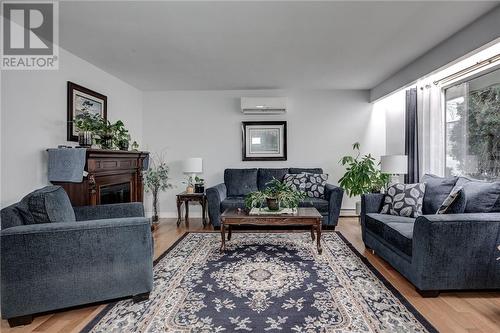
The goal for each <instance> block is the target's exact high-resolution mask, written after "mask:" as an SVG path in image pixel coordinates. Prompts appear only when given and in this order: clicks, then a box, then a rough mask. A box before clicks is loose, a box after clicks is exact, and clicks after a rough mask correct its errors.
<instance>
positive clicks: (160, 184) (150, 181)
mask: <svg viewBox="0 0 500 333" xmlns="http://www.w3.org/2000/svg"><path fill="white" fill-rule="evenodd" d="M168 172H169V169H168V166H167V163H166V162H165V160H164V158H163V156H158V155H156V156H155V157H154V158H151V163H150V166H149V169H148V170H146V171H144V188H145V190H146V192H151V194H152V195H153V217H152V220H153V223H155V222H158V220H159V218H158V195H159V194H160V192H162V191H166V190H167V189H169V188H172V187H173V186H172V184H171V183H169V179H170V178H169V177H168Z"/></svg>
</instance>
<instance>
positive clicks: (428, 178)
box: [421, 174, 458, 215]
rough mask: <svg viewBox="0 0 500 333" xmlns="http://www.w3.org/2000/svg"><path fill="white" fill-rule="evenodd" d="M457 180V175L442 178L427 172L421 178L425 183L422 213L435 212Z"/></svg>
mask: <svg viewBox="0 0 500 333" xmlns="http://www.w3.org/2000/svg"><path fill="white" fill-rule="evenodd" d="M457 180H458V178H457V177H447V178H443V177H439V176H435V175H429V174H426V175H424V176H423V177H422V179H421V182H423V183H425V195H424V203H423V205H422V213H423V214H424V215H430V214H436V213H437V211H438V210H439V208H440V207H441V205H442V204H443V202H444V200H445V199H446V198H447V197H448V195H449V194H450V193H451V190H452V189H453V187H454V186H455V184H456V182H457Z"/></svg>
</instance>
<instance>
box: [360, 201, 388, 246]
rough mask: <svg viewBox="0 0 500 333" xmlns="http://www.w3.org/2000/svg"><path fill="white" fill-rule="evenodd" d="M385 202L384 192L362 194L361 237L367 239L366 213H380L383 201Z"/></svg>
mask: <svg viewBox="0 0 500 333" xmlns="http://www.w3.org/2000/svg"><path fill="white" fill-rule="evenodd" d="M383 202H384V194H383V193H366V194H362V195H361V216H360V220H361V237H362V238H363V241H365V232H366V228H365V220H366V214H369V213H378V212H380V209H381V208H382V203H383Z"/></svg>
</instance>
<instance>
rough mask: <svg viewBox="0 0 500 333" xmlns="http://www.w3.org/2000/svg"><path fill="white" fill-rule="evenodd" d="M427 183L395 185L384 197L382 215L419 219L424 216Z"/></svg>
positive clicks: (390, 187)
mask: <svg viewBox="0 0 500 333" xmlns="http://www.w3.org/2000/svg"><path fill="white" fill-rule="evenodd" d="M424 195H425V183H415V184H394V185H391V186H389V188H388V189H387V193H386V194H385V196H384V205H383V206H382V209H381V210H380V213H381V214H390V215H399V216H406V217H417V216H420V215H422V202H423V199H424Z"/></svg>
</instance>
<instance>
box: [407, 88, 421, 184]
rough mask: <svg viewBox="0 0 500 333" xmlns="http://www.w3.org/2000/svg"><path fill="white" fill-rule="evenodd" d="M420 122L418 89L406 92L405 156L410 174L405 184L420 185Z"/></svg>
mask: <svg viewBox="0 0 500 333" xmlns="http://www.w3.org/2000/svg"><path fill="white" fill-rule="evenodd" d="M417 126H418V121H417V88H411V89H408V90H407V91H406V113H405V155H406V156H408V174H406V175H405V183H406V184H411V183H418V180H419V177H418V171H419V170H418V130H417Z"/></svg>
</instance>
